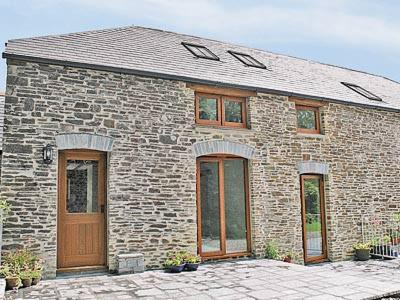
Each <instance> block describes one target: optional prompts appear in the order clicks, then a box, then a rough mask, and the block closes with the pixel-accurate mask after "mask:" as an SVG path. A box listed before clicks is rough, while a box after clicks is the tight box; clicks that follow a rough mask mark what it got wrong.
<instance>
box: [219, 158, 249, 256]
mask: <svg viewBox="0 0 400 300" xmlns="http://www.w3.org/2000/svg"><path fill="white" fill-rule="evenodd" d="M244 171H245V170H244V161H243V160H241V159H229V160H224V193H225V197H224V200H225V232H226V252H227V253H236V252H246V251H247V228H246V221H247V220H246V192H245V189H246V187H245V176H244V174H245V172H244Z"/></svg>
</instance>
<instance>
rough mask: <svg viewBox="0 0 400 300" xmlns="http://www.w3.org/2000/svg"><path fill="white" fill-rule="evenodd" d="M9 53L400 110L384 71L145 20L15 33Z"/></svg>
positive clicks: (398, 91) (396, 87) (398, 93)
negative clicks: (205, 55) (198, 48)
mask: <svg viewBox="0 0 400 300" xmlns="http://www.w3.org/2000/svg"><path fill="white" fill-rule="evenodd" d="M181 42H189V43H194V44H200V45H204V46H206V47H207V48H208V49H210V50H211V51H212V52H213V53H215V54H216V55H217V56H218V57H219V58H220V60H219V61H216V60H208V59H199V58H195V57H194V56H193V54H191V53H190V52H189V51H188V50H187V49H186V48H185V47H183V46H182V45H181ZM228 50H232V51H236V52H242V53H247V54H250V55H252V56H253V57H254V58H256V59H257V60H259V61H260V62H262V63H263V64H265V65H266V66H267V69H259V68H253V67H247V66H244V65H243V63H242V62H240V61H239V60H237V59H236V58H235V57H233V56H232V55H231V54H229V53H228V52H227V51H228ZM3 57H6V58H12V57H14V58H20V59H28V60H36V61H44V62H47V61H49V62H52V63H59V64H63V65H72V66H82V67H90V68H95V69H104V70H113V71H119V72H126V73H132V74H143V75H148V76H155V77H160V78H170V79H179V80H185V81H188V82H198V83H208V84H214V85H222V86H230V87H242V88H249V89H252V90H257V91H261V92H278V93H280V94H284V95H294V96H302V97H307V98H311V99H313V98H316V99H325V100H331V101H336V102H348V103H352V104H357V105H367V106H373V107H382V108H386V109H392V110H396V111H398V110H400V83H398V82H396V81H393V80H390V79H387V78H385V77H382V76H377V75H372V74H368V73H365V72H360V71H355V70H351V69H347V68H341V67H337V66H332V65H327V64H322V63H318V62H314V61H310V60H305V59H300V58H295V57H291V56H286V55H280V54H275V53H271V52H267V51H263V50H258V49H252V48H248V47H244V46H239V45H233V44H230V43H225V42H220V41H215V40H211V39H205V38H200V37H194V36H190V35H185V34H178V33H174V32H168V31H162V30H157V29H151V28H144V27H138V26H128V27H121V28H114V29H104V30H95V31H87V32H80V33H71V34H63V35H53V36H43V37H34V38H24V39H15V40H10V41H9V42H8V44H7V46H6V49H5V52H4V53H3ZM377 59H379V57H377ZM341 82H349V83H354V84H357V85H360V86H361V87H363V88H365V89H367V90H368V91H370V92H372V93H374V94H376V95H377V96H379V97H380V98H382V99H383V101H374V100H369V99H367V98H365V97H363V96H361V95H359V94H357V93H356V92H354V91H352V90H350V89H349V88H347V87H345V86H343V85H342V84H341Z"/></svg>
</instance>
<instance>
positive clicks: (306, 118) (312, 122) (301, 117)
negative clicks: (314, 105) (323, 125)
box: [297, 109, 317, 129]
mask: <svg viewBox="0 0 400 300" xmlns="http://www.w3.org/2000/svg"><path fill="white" fill-rule="evenodd" d="M315 113H316V112H315V111H314V110H303V109H298V110H297V127H298V128H304V129H317V124H316V116H315Z"/></svg>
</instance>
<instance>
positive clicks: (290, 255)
mask: <svg viewBox="0 0 400 300" xmlns="http://www.w3.org/2000/svg"><path fill="white" fill-rule="evenodd" d="M293 259H294V254H293V251H289V252H287V253H286V254H285V255H284V256H283V261H284V262H287V263H291V262H293Z"/></svg>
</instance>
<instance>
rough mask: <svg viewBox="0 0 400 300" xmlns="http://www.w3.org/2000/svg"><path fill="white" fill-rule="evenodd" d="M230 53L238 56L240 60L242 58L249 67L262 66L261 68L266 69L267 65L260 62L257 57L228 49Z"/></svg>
mask: <svg viewBox="0 0 400 300" xmlns="http://www.w3.org/2000/svg"><path fill="white" fill-rule="evenodd" d="M228 52H229V53H230V54H232V55H233V56H234V57H236V58H237V59H238V60H240V61H241V62H242V63H244V64H245V65H246V66H248V67H255V68H260V69H266V68H267V67H266V66H265V65H264V64H262V63H261V62H259V61H258V60H257V59H255V58H254V57H252V56H250V55H248V54H244V53H240V52H234V51H230V50H229V51H228Z"/></svg>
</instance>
